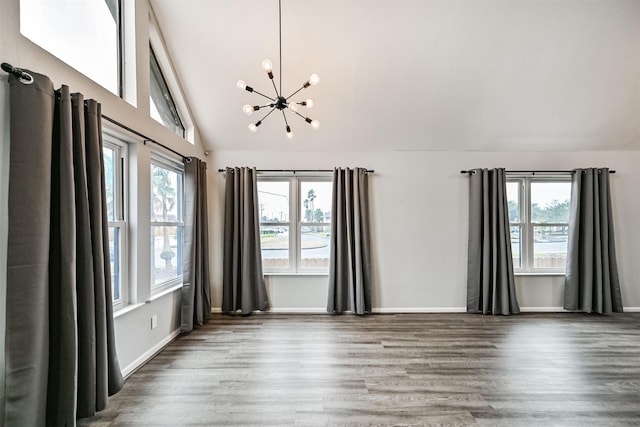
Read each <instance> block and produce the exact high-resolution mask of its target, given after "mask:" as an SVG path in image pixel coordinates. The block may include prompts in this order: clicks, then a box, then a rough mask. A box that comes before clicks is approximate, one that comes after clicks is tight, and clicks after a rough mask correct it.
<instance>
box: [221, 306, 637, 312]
mask: <svg viewBox="0 0 640 427" xmlns="http://www.w3.org/2000/svg"><path fill="white" fill-rule="evenodd" d="M466 311H467V309H466V308H465V307H379V308H374V309H373V310H372V313H373V314H394V313H398V314H399V313H466ZM520 311H521V312H522V313H571V312H570V311H567V310H565V309H564V308H563V307H520ZM624 311H625V313H639V312H640V307H625V308H624ZM326 312H327V309H326V308H324V307H306V308H305V307H289V308H286V307H274V308H271V310H269V311H268V312H266V313H278V314H286V313H291V314H305V313H307V314H324V313H326ZM211 313H212V314H216V313H222V310H221V309H220V308H219V307H214V308H212V309H211Z"/></svg>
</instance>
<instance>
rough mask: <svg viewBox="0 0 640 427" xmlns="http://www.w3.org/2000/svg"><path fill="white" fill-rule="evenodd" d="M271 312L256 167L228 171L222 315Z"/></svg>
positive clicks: (225, 204) (227, 169)
mask: <svg viewBox="0 0 640 427" xmlns="http://www.w3.org/2000/svg"><path fill="white" fill-rule="evenodd" d="M254 310H261V311H264V310H269V301H268V299H267V290H266V287H265V284H264V276H263V275H262V253H261V250H260V217H259V215H258V181H257V172H256V169H255V168H246V167H243V168H226V186H225V197H224V259H223V278H222V312H223V313H227V314H232V313H236V312H237V311H240V312H241V313H242V314H250V313H251V312H252V311H254Z"/></svg>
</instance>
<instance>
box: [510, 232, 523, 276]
mask: <svg viewBox="0 0 640 427" xmlns="http://www.w3.org/2000/svg"><path fill="white" fill-rule="evenodd" d="M520 234H521V228H520V227H519V226H516V227H511V256H512V257H513V267H514V268H522V256H521V254H522V250H521V247H522V246H521V245H522V239H520Z"/></svg>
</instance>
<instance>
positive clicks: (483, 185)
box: [467, 169, 520, 314]
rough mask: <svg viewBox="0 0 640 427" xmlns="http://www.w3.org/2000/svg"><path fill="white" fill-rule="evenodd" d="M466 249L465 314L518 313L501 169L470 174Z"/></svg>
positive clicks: (503, 179) (504, 181) (507, 213)
mask: <svg viewBox="0 0 640 427" xmlns="http://www.w3.org/2000/svg"><path fill="white" fill-rule="evenodd" d="M468 250H469V258H468V270H467V312H468V313H482V314H514V313H519V312H520V307H519V306H518V300H517V298H516V288H515V278H514V275H513V259H512V258H511V234H510V228H509V209H508V205H507V182H506V178H505V173H504V169H474V170H473V171H471V173H470V175H469V249H468Z"/></svg>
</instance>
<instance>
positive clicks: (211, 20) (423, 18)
mask: <svg viewBox="0 0 640 427" xmlns="http://www.w3.org/2000/svg"><path fill="white" fill-rule="evenodd" d="M151 4H152V7H153V9H154V13H155V15H156V18H157V20H158V23H159V26H160V28H161V31H162V33H163V36H164V39H165V42H166V44H167V48H168V50H169V53H170V55H171V57H172V58H173V62H174V65H175V68H176V71H177V74H178V76H179V79H180V80H181V82H182V86H183V88H184V91H185V95H186V98H187V99H188V102H189V104H190V107H191V110H192V113H193V115H194V118H195V121H196V123H197V125H198V127H199V129H200V131H201V134H202V136H203V138H204V141H205V144H206V145H207V146H208V148H210V149H213V150H304V151H314V150H355V151H359V150H489V151H497V150H508V151H511V150H513V151H565V150H566V151H575V150H609V149H614V150H617V149H623V150H626V149H632V150H639V149H640V0H583V1H576V0H555V1H549V0H513V1H507V0H282V66H283V70H282V71H283V72H282V76H283V80H282V85H283V92H285V93H291V92H293V91H294V90H295V89H297V88H298V87H299V86H300V85H301V84H302V83H303V82H304V81H306V80H307V79H308V77H309V75H310V74H311V73H318V74H319V75H320V84H319V85H318V86H312V87H310V88H309V89H306V90H305V91H303V93H301V94H300V95H301V96H300V97H299V99H301V100H303V99H306V98H312V99H313V100H314V102H315V106H314V107H313V108H312V109H310V110H308V111H306V110H305V111H303V112H304V113H306V115H309V116H310V117H312V118H314V119H317V120H319V121H320V123H321V127H320V129H319V130H317V131H315V130H313V129H311V127H310V126H309V125H308V124H307V123H305V122H304V121H303V120H302V119H300V118H299V117H295V116H291V115H288V119H289V122H290V125H291V127H292V128H293V131H294V133H295V138H294V139H293V140H288V139H287V138H286V137H285V131H284V121H283V118H282V115H281V114H276V113H278V112H277V111H276V113H274V114H273V115H272V116H270V117H269V118H268V119H267V120H266V121H265V122H264V124H263V125H262V126H260V127H259V129H258V132H256V133H255V134H253V133H250V132H249V131H248V130H247V125H248V124H249V123H251V122H252V121H256V120H257V119H258V118H259V117H261V116H262V111H261V112H258V113H256V114H255V115H254V116H252V117H251V118H249V117H247V116H246V115H244V114H243V113H242V106H243V105H244V104H256V103H262V100H261V99H260V97H259V96H256V95H255V94H250V93H248V92H246V91H241V90H238V89H237V88H236V81H237V80H238V79H243V80H245V81H247V83H248V84H250V85H251V86H253V87H255V88H256V89H257V90H259V91H261V92H264V93H267V94H272V92H273V87H272V86H271V83H270V82H269V80H268V78H267V76H266V74H265V73H264V72H263V71H262V69H261V66H260V64H261V62H262V60H263V59H264V58H270V59H271V60H272V61H273V64H274V73H275V76H276V82H277V79H278V78H279V76H280V70H279V67H278V1H277V0H182V1H177V0H151ZM252 119H253V120H252Z"/></svg>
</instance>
